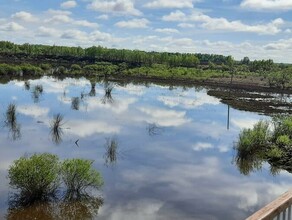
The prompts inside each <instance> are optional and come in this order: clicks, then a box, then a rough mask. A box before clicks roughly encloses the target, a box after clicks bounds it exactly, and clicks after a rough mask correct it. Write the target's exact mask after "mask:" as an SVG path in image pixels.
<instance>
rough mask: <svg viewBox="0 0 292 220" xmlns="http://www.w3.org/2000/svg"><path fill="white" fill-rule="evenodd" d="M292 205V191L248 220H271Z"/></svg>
mask: <svg viewBox="0 0 292 220" xmlns="http://www.w3.org/2000/svg"><path fill="white" fill-rule="evenodd" d="M291 204H292V190H290V191H288V192H286V193H284V194H283V195H281V196H280V197H278V198H277V199H276V200H274V201H272V202H271V203H269V204H268V205H266V206H265V207H263V208H262V209H260V210H259V211H257V212H256V213H254V214H253V215H251V216H250V217H248V218H247V219H246V220H271V219H273V218H274V217H276V216H277V215H279V214H280V213H281V212H283V211H284V210H285V209H287V208H288V207H289V206H290V205H291Z"/></svg>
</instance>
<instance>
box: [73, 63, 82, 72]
mask: <svg viewBox="0 0 292 220" xmlns="http://www.w3.org/2000/svg"><path fill="white" fill-rule="evenodd" d="M81 69H82V68H81V66H79V65H78V64H72V65H71V70H73V71H74V70H76V71H79V70H81Z"/></svg>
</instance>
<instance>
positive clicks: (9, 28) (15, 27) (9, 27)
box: [0, 22, 25, 31]
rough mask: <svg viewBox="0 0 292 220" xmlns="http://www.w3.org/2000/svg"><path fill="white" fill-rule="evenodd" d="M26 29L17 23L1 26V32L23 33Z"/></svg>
mask: <svg viewBox="0 0 292 220" xmlns="http://www.w3.org/2000/svg"><path fill="white" fill-rule="evenodd" d="M24 29H25V28H24V27H23V26H21V25H20V24H18V23H16V22H9V23H7V24H4V25H1V27H0V30H2V31H21V30H24Z"/></svg>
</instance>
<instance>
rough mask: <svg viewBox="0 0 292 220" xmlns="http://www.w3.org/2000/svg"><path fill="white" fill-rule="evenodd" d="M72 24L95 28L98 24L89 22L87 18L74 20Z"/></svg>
mask: <svg viewBox="0 0 292 220" xmlns="http://www.w3.org/2000/svg"><path fill="white" fill-rule="evenodd" d="M73 24H74V25H78V26H83V27H90V28H97V27H98V24H97V23H94V22H89V21H87V20H76V21H74V22H73Z"/></svg>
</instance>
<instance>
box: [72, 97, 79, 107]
mask: <svg viewBox="0 0 292 220" xmlns="http://www.w3.org/2000/svg"><path fill="white" fill-rule="evenodd" d="M79 107H80V98H79V97H73V98H72V99H71V109H73V110H79Z"/></svg>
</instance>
